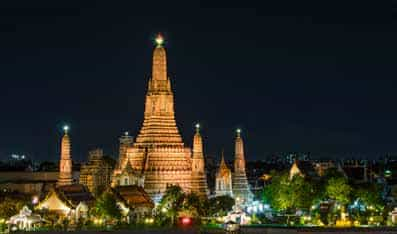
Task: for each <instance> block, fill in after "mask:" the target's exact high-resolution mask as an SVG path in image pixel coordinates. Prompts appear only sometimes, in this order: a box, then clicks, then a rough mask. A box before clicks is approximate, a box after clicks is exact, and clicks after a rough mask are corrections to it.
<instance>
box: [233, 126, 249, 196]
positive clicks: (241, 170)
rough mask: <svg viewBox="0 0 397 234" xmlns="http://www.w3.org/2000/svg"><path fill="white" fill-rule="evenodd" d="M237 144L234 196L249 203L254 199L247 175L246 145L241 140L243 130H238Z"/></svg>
mask: <svg viewBox="0 0 397 234" xmlns="http://www.w3.org/2000/svg"><path fill="white" fill-rule="evenodd" d="M236 132H237V137H236V142H235V158H234V173H233V194H234V196H235V198H236V199H237V200H241V201H243V202H248V201H251V200H252V199H253V195H252V193H251V190H250V188H249V184H248V180H247V175H246V173H245V157H244V143H243V139H242V138H241V130H240V129H237V131H236Z"/></svg>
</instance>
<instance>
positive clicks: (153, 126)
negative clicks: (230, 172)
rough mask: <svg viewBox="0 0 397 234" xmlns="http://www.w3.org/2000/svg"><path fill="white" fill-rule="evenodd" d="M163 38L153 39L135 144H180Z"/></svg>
mask: <svg viewBox="0 0 397 234" xmlns="http://www.w3.org/2000/svg"><path fill="white" fill-rule="evenodd" d="M163 41H164V39H163V37H162V36H161V35H159V36H158V37H157V38H156V44H157V45H156V47H155V49H154V52H153V67H152V69H153V70H152V78H151V79H150V80H149V84H148V91H147V94H146V101H145V114H144V121H143V126H142V128H141V131H140V132H139V134H138V136H137V138H136V141H135V145H137V144H138V145H140V146H142V147H151V146H154V145H164V146H176V147H183V142H182V138H181V136H180V135H179V131H178V128H177V126H176V122H175V111H174V95H173V93H172V89H171V81H170V79H169V78H168V77H167V55H166V52H165V49H164V47H163Z"/></svg>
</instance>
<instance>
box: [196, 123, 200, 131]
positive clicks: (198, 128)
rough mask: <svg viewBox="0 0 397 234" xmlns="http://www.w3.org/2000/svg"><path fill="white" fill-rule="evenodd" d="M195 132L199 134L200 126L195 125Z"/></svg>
mask: <svg viewBox="0 0 397 234" xmlns="http://www.w3.org/2000/svg"><path fill="white" fill-rule="evenodd" d="M196 132H197V133H199V132H200V124H199V123H196Z"/></svg>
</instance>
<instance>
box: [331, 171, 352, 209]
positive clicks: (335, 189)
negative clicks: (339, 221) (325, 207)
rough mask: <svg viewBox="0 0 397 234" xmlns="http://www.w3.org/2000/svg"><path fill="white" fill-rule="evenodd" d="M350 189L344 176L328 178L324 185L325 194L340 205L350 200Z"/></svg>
mask: <svg viewBox="0 0 397 234" xmlns="http://www.w3.org/2000/svg"><path fill="white" fill-rule="evenodd" d="M352 190H353V189H352V187H351V186H350V185H349V183H348V181H347V179H346V178H344V177H333V178H330V179H329V180H328V181H327V184H326V187H325V192H326V195H327V196H328V197H329V198H331V199H333V200H335V201H337V202H339V203H341V204H342V205H346V204H348V203H349V202H350V196H351V193H352Z"/></svg>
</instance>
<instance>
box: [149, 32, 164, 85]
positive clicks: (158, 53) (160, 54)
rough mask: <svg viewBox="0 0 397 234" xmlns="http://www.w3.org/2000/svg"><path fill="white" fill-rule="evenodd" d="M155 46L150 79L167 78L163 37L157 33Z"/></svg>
mask: <svg viewBox="0 0 397 234" xmlns="http://www.w3.org/2000/svg"><path fill="white" fill-rule="evenodd" d="M155 41H156V48H155V49H154V52H153V66H152V79H153V80H167V54H166V52H165V49H164V47H163V43H164V38H163V36H162V35H161V34H158V35H157V37H156V39H155Z"/></svg>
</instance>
